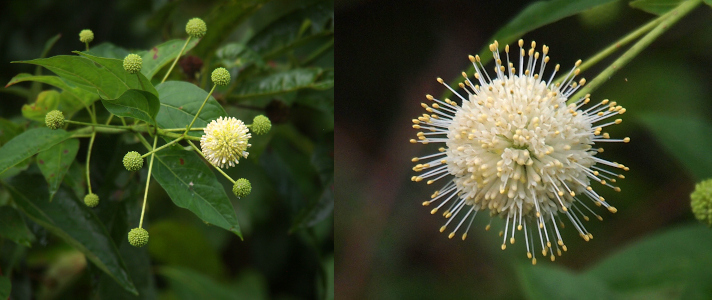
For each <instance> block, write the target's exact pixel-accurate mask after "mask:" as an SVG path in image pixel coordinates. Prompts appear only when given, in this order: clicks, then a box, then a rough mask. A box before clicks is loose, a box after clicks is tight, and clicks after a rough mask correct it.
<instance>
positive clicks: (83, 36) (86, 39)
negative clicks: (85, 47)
mask: <svg viewBox="0 0 712 300" xmlns="http://www.w3.org/2000/svg"><path fill="white" fill-rule="evenodd" d="M93 40H94V32H92V31H91V30H89V29H84V30H82V31H81V32H79V41H80V42H82V43H91V41H93Z"/></svg>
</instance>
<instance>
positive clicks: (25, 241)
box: [0, 206, 35, 299]
mask: <svg viewBox="0 0 712 300" xmlns="http://www.w3.org/2000/svg"><path fill="white" fill-rule="evenodd" d="M0 236H2V237H3V238H6V239H10V240H11V241H13V242H15V243H17V244H19V245H24V246H26V247H31V244H30V243H31V242H32V241H33V240H34V239H35V235H33V234H32V232H31V231H30V229H29V228H27V225H26V224H25V220H23V219H22V216H21V215H20V213H19V212H18V211H17V210H15V209H14V208H12V207H10V206H0ZM0 299H3V298H0Z"/></svg>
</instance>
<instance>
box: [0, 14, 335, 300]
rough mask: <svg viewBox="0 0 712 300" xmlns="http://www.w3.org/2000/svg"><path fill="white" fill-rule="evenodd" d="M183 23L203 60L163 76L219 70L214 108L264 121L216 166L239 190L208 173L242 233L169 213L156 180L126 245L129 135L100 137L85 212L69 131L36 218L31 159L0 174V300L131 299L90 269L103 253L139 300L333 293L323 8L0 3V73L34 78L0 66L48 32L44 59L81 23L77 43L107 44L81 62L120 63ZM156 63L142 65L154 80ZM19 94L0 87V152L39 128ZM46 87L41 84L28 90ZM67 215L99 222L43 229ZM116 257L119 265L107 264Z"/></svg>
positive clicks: (137, 183)
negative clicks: (193, 32)
mask: <svg viewBox="0 0 712 300" xmlns="http://www.w3.org/2000/svg"><path fill="white" fill-rule="evenodd" d="M193 17H200V18H203V20H205V22H206V23H207V26H208V32H207V35H206V37H204V38H203V39H201V41H200V42H199V43H198V44H197V45H196V46H195V47H194V48H193V49H192V50H190V51H189V52H188V55H189V56H192V59H193V61H195V59H196V58H199V59H200V60H202V62H203V65H202V68H201V69H192V70H190V71H188V70H187V69H186V68H184V67H187V66H188V65H189V64H187V63H185V64H183V62H179V63H178V65H176V68H175V69H174V70H173V72H172V73H171V75H170V77H169V78H168V81H171V80H176V81H184V82H188V83H186V84H195V85H197V86H198V87H200V88H201V89H204V90H208V89H209V88H210V80H209V74H210V72H211V71H212V70H213V69H214V68H216V67H220V66H223V67H226V68H228V70H230V71H231V72H232V74H233V82H234V83H235V86H234V88H231V87H227V88H218V89H217V90H216V92H215V93H214V94H213V96H214V98H215V99H216V100H217V101H218V102H219V103H220V104H221V105H222V106H223V107H224V109H225V111H226V112H227V114H228V115H230V116H235V117H238V118H240V119H243V120H245V121H246V122H247V123H251V120H252V117H254V116H255V115H257V114H265V115H267V116H268V117H270V119H271V120H272V123H273V127H272V131H271V132H270V133H268V134H267V135H265V136H253V139H252V140H251V141H250V142H251V143H252V145H253V146H252V148H250V157H249V158H248V159H244V160H241V161H240V164H239V165H238V166H237V167H236V168H230V169H228V170H227V173H228V174H229V175H230V176H232V177H233V178H235V179H237V178H241V177H245V178H247V179H249V180H250V181H251V182H252V194H251V195H249V196H247V197H244V198H241V199H236V198H235V197H234V195H233V194H232V192H231V184H230V183H229V182H228V181H227V180H226V179H224V178H223V177H222V176H221V175H219V174H217V172H214V171H213V172H214V173H215V174H216V177H217V178H218V180H219V184H220V185H222V187H224V188H225V192H226V193H227V194H228V195H229V198H230V200H231V202H232V205H233V206H234V207H235V209H236V212H237V217H238V221H239V225H240V230H241V233H242V236H243V237H244V240H241V239H240V238H239V237H238V236H237V235H236V234H234V233H231V232H229V231H227V230H225V229H222V228H220V227H218V226H212V225H206V224H205V223H204V222H203V221H202V220H201V219H199V218H198V217H196V215H195V214H193V213H192V212H190V211H188V210H186V209H182V208H179V207H177V206H176V205H175V204H174V203H173V202H172V201H171V199H170V198H169V196H168V194H167V193H166V192H165V191H164V190H163V189H162V188H161V186H160V185H159V184H158V182H156V181H155V180H154V181H153V182H152V183H151V189H150V191H149V195H148V210H147V212H146V217H145V220H144V227H145V228H147V230H148V231H149V233H150V242H149V245H148V246H147V247H144V248H135V247H132V246H130V245H129V244H128V241H127V239H126V234H127V232H128V230H129V229H130V228H133V227H137V225H138V220H139V216H140V214H141V209H140V208H141V207H140V204H141V201H142V199H143V192H144V188H145V181H146V176H147V162H146V164H145V165H144V168H143V169H142V170H141V171H139V172H135V173H129V172H127V171H126V170H125V169H124V167H123V166H122V164H121V159H122V158H123V156H124V154H126V152H128V151H132V150H135V151H139V152H142V153H143V152H145V149H144V148H143V147H142V146H141V145H140V144H138V140H137V139H135V137H133V136H132V135H131V134H98V135H97V139H96V142H95V144H94V148H93V152H92V159H91V176H92V178H91V182H92V187H93V189H94V192H95V193H96V194H98V195H99V196H100V198H101V199H102V200H101V201H102V202H101V204H100V205H99V206H98V207H97V208H95V209H90V208H86V207H83V203H82V202H81V199H82V198H83V195H84V194H85V193H86V192H87V191H86V180H85V179H84V178H83V177H84V171H85V165H84V163H85V160H86V151H87V145H88V139H86V138H83V139H80V143H79V150H78V154H77V158H76V161H75V162H74V163H73V164H72V165H71V166H70V167H69V169H68V172H67V174H66V175H65V179H64V182H63V184H62V185H61V186H60V187H59V188H58V190H57V192H56V194H55V195H54V197H53V199H52V202H49V197H48V196H47V199H46V200H44V202H37V203H40V204H41V207H44V208H41V210H44V211H53V212H66V213H65V214H61V215H52V216H50V217H51V218H49V219H41V218H40V217H41V216H40V215H31V211H33V208H32V206H31V204H30V203H32V202H34V201H38V200H37V199H34V198H38V199H39V198H44V197H45V196H44V195H48V191H47V189H48V187H47V184H46V183H45V182H44V177H43V176H42V172H41V171H40V169H39V168H38V167H37V164H36V161H35V158H31V159H28V160H25V161H23V162H20V163H19V164H18V165H17V166H15V167H13V168H11V169H10V170H8V171H7V172H6V173H4V174H2V176H0V180H2V185H0V216H2V220H0V298H2V299H5V298H6V297H7V295H5V294H4V293H5V292H6V291H8V290H9V283H11V286H12V294H11V295H10V296H11V299H85V298H96V299H126V298H129V297H132V295H131V294H129V293H128V292H127V290H126V286H124V288H122V286H121V285H119V283H117V282H120V281H117V280H115V279H112V277H110V276H108V275H107V274H106V273H105V271H102V269H101V268H99V267H97V265H96V264H95V263H92V261H95V262H97V261H104V262H109V264H110V265H109V269H111V268H112V266H111V264H114V265H120V264H124V265H125V267H124V268H125V269H126V270H127V273H128V274H125V276H128V277H129V278H131V281H132V282H133V286H135V288H136V290H137V291H138V292H139V293H140V296H139V297H135V298H137V299H139V298H140V299H266V298H276V299H315V298H316V299H333V297H334V286H333V282H334V252H333V251H334V247H333V241H334V238H333V234H334V230H333V207H334V186H333V181H334V180H333V170H334V162H333V156H334V154H333V153H334V148H333V143H334V138H333V130H334V117H333V115H334V88H333V84H334V47H333V41H334V21H333V3H332V2H331V1H319V0H314V1H288V0H275V1H187V0H185V1H163V0H155V1H133V0H132V1H86V3H84V2H82V1H73V0H60V1H32V3H31V4H30V5H28V3H27V2H26V1H19V0H18V1H2V2H0V82H4V83H7V82H8V81H10V79H11V78H13V77H14V76H15V75H17V74H19V73H31V74H35V66H33V65H28V64H10V61H23V60H31V59H36V58H39V57H40V55H41V53H42V51H43V48H44V47H45V43H46V42H47V41H48V40H49V39H50V38H52V37H53V36H55V35H57V34H61V38H59V39H58V40H57V42H56V44H55V45H54V47H53V48H52V49H51V51H50V52H49V53H48V57H51V56H56V55H76V54H72V53H71V52H72V51H77V50H78V51H83V50H85V49H84V45H83V44H82V43H80V42H79V41H78V33H79V31H80V30H82V29H85V28H89V29H92V30H93V32H94V35H95V38H94V41H93V42H92V43H91V45H90V46H91V47H95V46H99V45H101V44H102V43H105V42H109V43H111V44H105V45H103V46H101V47H97V48H96V49H95V52H93V54H94V55H98V56H103V57H114V58H123V57H124V56H125V55H126V54H127V53H128V51H131V52H138V53H139V54H140V55H144V57H146V55H148V56H150V55H151V52H150V49H151V47H153V46H157V45H160V44H162V43H163V42H165V41H168V40H172V39H184V38H186V34H185V30H184V28H185V23H186V22H187V21H188V20H189V19H190V18H193ZM178 46H179V47H180V46H182V43H181V45H178ZM191 47H192V46H191ZM127 50H128V51H127ZM146 50H148V52H145V51H146ZM140 51H144V52H140ZM144 65H145V66H146V68H147V69H146V71H147V72H148V71H149V70H153V69H152V68H153V67H152V66H150V65H147V61H146V59H145V58H144ZM148 67H151V69H148ZM167 69H168V68H167V67H164V68H162V69H159V70H156V71H155V74H156V75H155V76H153V79H152V83H153V84H154V85H158V83H159V82H160V79H161V78H163V75H164V74H165V72H166V70H167ZM238 71H239V72H238ZM150 73H151V75H152V74H153V73H154V72H153V71H152V72H150ZM42 74H43V75H53V73H52V72H51V71H49V70H47V69H42ZM236 74H237V76H236ZM144 75H147V76H149V74H144ZM196 75H197V76H196ZM31 87H32V85H31V84H30V83H18V84H16V85H13V86H11V87H9V88H0V146H2V145H4V144H5V143H7V142H8V141H9V140H10V139H11V138H12V137H13V136H15V135H17V134H19V133H21V132H23V131H26V130H31V129H32V128H36V127H38V126H41V125H40V124H41V122H37V121H30V120H28V119H26V118H24V117H23V116H22V114H21V107H22V105H23V104H26V103H28V99H29V100H30V102H34V99H35V95H36V94H37V93H38V92H39V91H40V90H36V89H33V88H31ZM28 88H29V89H28ZM50 89H52V87H51V86H49V85H46V84H45V85H43V86H42V90H50ZM182 96H185V95H182ZM176 98H178V97H176ZM181 99H182V98H181ZM161 101H163V100H161ZM166 101H182V100H176V99H171V100H166ZM198 101H202V99H199V100H198ZM96 106H97V114H98V116H99V119H100V120H102V119H106V117H107V116H108V112H107V111H106V110H105V109H104V106H103V105H102V104H101V102H100V101H97V103H96ZM160 117H161V114H159V118H160ZM201 117H203V115H202V114H201ZM149 118H150V117H149ZM72 119H73V120H79V121H85V122H88V121H89V116H88V115H87V113H86V112H85V111H83V110H81V111H79V112H77V113H76V114H75V115H74V116H73V117H72ZM157 121H158V122H159V124H160V123H161V122H162V121H161V120H157ZM196 125H200V124H196ZM201 126H202V125H201ZM159 145H160V144H159ZM72 147H74V146H72ZM57 149H64V148H63V147H57ZM52 151H54V150H52ZM56 151H60V152H61V150H56ZM170 151H175V150H170ZM161 154H166V153H159V155H161ZM189 154H190V155H194V153H189ZM195 158H196V159H198V158H197V157H195ZM191 159H192V158H191ZM56 163H57V164H59V163H60V162H59V161H58V162H56ZM61 163H62V164H63V165H66V162H65V161H61ZM156 163H158V162H154V168H156V166H155V164H156ZM206 169H207V166H206ZM156 171H157V170H156V169H154V172H156ZM18 174H19V175H18ZM193 175H197V174H193ZM37 185H40V187H39V188H37ZM23 195H24V196H27V195H35V196H36V197H34V198H32V197H29V198H27V197H23ZM38 195H39V196H38ZM18 197H19V198H18ZM26 198H27V199H26ZM30 198H32V199H30ZM18 199H19V200H18ZM37 203H35V204H37ZM75 204H76V205H80V206H76V205H75ZM73 214H79V215H80V217H78V220H77V221H76V222H77V224H82V223H84V224H90V225H91V226H96V224H102V225H100V226H99V227H91V228H83V227H82V226H84V225H80V226H75V227H72V228H65V230H64V231H62V230H59V229H52V230H47V229H46V228H50V227H52V225H47V224H51V223H52V222H55V224H60V223H61V224H70V222H68V221H66V220H70V219H71V220H73V219H72V218H73V216H72V215H73ZM33 220H34V221H33ZM43 222H45V223H43ZM38 223H39V224H38ZM23 224H24V225H23ZM43 226H44V227H43ZM102 226H103V227H102ZM59 227H61V226H59ZM92 235H100V236H101V237H102V238H105V239H106V243H107V244H105V247H106V249H103V250H102V249H90V250H89V251H97V253H98V254H99V255H98V258H94V259H93V260H91V259H86V258H85V257H84V255H83V254H82V253H81V252H78V251H77V249H78V248H77V247H80V246H79V245H80V244H81V243H82V241H83V240H84V239H90V238H95V237H96V236H92ZM109 241H113V244H111V242H109ZM29 246H31V247H29ZM85 253H94V252H85ZM114 257H121V259H122V260H123V262H118V263H116V262H114V261H113V260H112V259H113V258H114ZM122 276H124V275H122ZM122 284H124V283H122ZM124 285H125V284H124Z"/></svg>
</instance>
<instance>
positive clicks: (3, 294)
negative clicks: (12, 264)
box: [0, 275, 12, 299]
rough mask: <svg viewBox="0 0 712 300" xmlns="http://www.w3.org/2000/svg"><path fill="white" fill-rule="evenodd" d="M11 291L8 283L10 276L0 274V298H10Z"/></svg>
mask: <svg viewBox="0 0 712 300" xmlns="http://www.w3.org/2000/svg"><path fill="white" fill-rule="evenodd" d="M11 291H12V285H11V284H10V277H9V276H5V275H2V276H0V299H10V292H11Z"/></svg>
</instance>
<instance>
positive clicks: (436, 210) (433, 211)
mask: <svg viewBox="0 0 712 300" xmlns="http://www.w3.org/2000/svg"><path fill="white" fill-rule="evenodd" d="M436 212H438V208H437V207H436V208H433V210H431V211H430V214H431V215H434V214H435V213H436Z"/></svg>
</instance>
